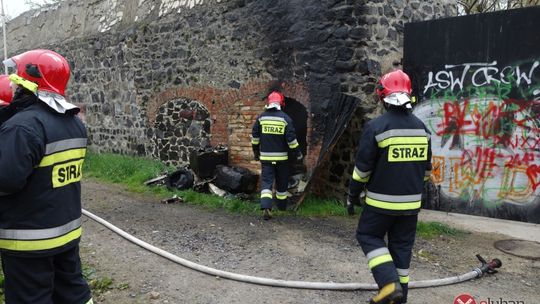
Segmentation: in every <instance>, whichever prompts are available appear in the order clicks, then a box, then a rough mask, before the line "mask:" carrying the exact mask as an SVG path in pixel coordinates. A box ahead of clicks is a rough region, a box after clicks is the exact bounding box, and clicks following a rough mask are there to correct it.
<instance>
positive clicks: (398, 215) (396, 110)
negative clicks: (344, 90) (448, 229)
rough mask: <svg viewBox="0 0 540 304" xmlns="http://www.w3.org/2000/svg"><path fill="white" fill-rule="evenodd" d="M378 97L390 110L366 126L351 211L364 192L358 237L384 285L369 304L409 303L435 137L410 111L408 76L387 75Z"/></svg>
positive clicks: (354, 177)
mask: <svg viewBox="0 0 540 304" xmlns="http://www.w3.org/2000/svg"><path fill="white" fill-rule="evenodd" d="M376 93H377V95H378V96H379V99H380V100H381V101H382V102H383V104H384V107H385V108H386V110H387V111H386V113H385V114H383V115H381V116H380V117H378V118H376V119H374V120H371V121H369V122H368V123H366V125H365V126H364V130H363V133H362V136H361V138H360V144H359V146H358V151H357V154H356V160H355V167H354V171H353V174H352V178H351V180H350V183H349V194H348V199H347V204H348V207H349V210H351V207H352V206H354V205H357V204H360V202H359V201H360V199H359V196H360V194H361V193H363V192H365V207H364V210H363V212H362V215H361V216H360V220H359V223H358V228H357V230H356V238H357V240H358V242H359V244H360V246H361V247H362V250H363V252H364V254H365V255H366V257H367V258H368V266H369V268H370V269H371V272H372V273H373V276H374V278H375V281H376V282H377V284H378V286H379V293H378V294H377V295H376V296H375V297H373V298H372V299H371V301H370V303H371V304H374V303H377V304H380V303H384V304H389V303H394V304H395V303H406V302H407V293H408V282H409V265H410V262H411V252H412V247H413V244H414V239H415V235H416V223H417V219H418V212H419V211H420V206H421V198H422V190H423V188H424V187H423V186H424V185H423V184H424V181H425V180H427V179H428V178H429V176H430V173H431V141H430V132H429V131H428V129H427V128H426V126H425V125H424V123H423V122H422V121H421V120H420V119H418V118H417V117H416V116H414V115H413V114H412V113H411V111H410V109H411V108H412V106H411V81H410V79H409V76H407V74H405V73H404V72H403V71H401V70H395V71H393V72H390V73H388V74H385V75H383V76H382V78H381V79H380V81H379V83H378V86H377V88H376ZM385 235H386V236H387V237H388V245H387V244H386V243H385Z"/></svg>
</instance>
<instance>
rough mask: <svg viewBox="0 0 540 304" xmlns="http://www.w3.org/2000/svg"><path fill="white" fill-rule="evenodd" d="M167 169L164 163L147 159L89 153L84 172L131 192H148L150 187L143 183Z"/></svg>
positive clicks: (86, 174)
mask: <svg viewBox="0 0 540 304" xmlns="http://www.w3.org/2000/svg"><path fill="white" fill-rule="evenodd" d="M167 169H168V168H167V167H166V166H165V165H163V164H162V163H160V162H158V161H155V160H151V159H147V158H140V157H139V158H138V157H130V156H124V155H116V154H109V153H105V154H97V153H92V152H89V153H87V155H86V159H85V162H84V169H83V172H84V174H85V176H88V177H94V178H97V179H100V180H103V181H106V182H110V183H115V184H123V185H126V186H127V187H128V189H129V190H131V191H136V192H146V191H148V190H147V189H148V187H147V186H145V185H144V184H143V183H144V182H145V181H147V180H149V179H151V178H153V177H156V176H159V175H160V174H162V173H163V172H165V171H167Z"/></svg>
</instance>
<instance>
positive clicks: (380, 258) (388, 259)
mask: <svg viewBox="0 0 540 304" xmlns="http://www.w3.org/2000/svg"><path fill="white" fill-rule="evenodd" d="M387 262H392V256H391V255H390V254H385V255H381V256H378V257H376V258H373V259H371V260H369V262H368V266H369V269H373V268H375V267H377V266H379V265H381V264H383V263H387Z"/></svg>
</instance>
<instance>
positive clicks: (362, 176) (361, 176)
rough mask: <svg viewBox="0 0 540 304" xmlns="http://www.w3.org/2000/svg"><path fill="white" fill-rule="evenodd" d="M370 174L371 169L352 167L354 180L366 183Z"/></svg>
mask: <svg viewBox="0 0 540 304" xmlns="http://www.w3.org/2000/svg"><path fill="white" fill-rule="evenodd" d="M370 176H371V171H367V172H364V171H360V170H359V169H358V168H356V167H354V171H353V179H354V180H355V181H357V182H361V183H367V182H368V181H369V177H370Z"/></svg>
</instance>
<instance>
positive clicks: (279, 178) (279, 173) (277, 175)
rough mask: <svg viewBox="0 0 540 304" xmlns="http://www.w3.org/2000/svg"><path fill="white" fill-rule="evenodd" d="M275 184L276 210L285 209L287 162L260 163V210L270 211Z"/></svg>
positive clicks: (287, 177) (287, 176) (287, 181)
mask: <svg viewBox="0 0 540 304" xmlns="http://www.w3.org/2000/svg"><path fill="white" fill-rule="evenodd" d="M274 181H275V182H276V204H277V207H278V209H281V210H284V209H285V208H286V207H287V186H288V185H289V162H288V161H275V162H261V209H267V208H268V209H271V208H272V202H273V195H272V188H273V185H274Z"/></svg>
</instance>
